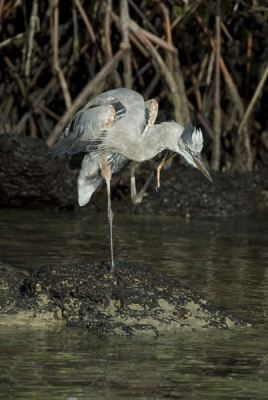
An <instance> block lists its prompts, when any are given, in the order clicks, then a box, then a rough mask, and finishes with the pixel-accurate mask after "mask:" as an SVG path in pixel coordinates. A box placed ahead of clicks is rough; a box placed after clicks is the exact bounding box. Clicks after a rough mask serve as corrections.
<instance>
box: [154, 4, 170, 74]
mask: <svg viewBox="0 0 268 400" xmlns="http://www.w3.org/2000/svg"><path fill="white" fill-rule="evenodd" d="M155 1H156V2H157V3H159V6H160V8H161V10H162V12H163V14H164V18H165V27H166V39H167V42H168V44H169V45H171V46H172V34H171V26H170V17H169V9H168V8H167V7H166V6H165V4H163V3H162V2H160V1H159V0H155ZM172 61H173V60H172V54H171V53H169V52H168V54H167V66H168V68H169V69H170V71H172V70H173V65H172V64H173V63H172Z"/></svg>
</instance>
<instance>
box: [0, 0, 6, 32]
mask: <svg viewBox="0 0 268 400" xmlns="http://www.w3.org/2000/svg"><path fill="white" fill-rule="evenodd" d="M4 3H5V0H0V32H2V20H3V18H2V15H3V7H4Z"/></svg>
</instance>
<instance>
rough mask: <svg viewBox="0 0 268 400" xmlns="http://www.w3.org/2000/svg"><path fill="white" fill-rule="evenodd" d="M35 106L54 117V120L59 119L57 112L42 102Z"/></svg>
mask: <svg viewBox="0 0 268 400" xmlns="http://www.w3.org/2000/svg"><path fill="white" fill-rule="evenodd" d="M37 107H38V108H40V110H42V111H44V112H45V113H46V114H47V115H49V116H50V117H52V118H54V119H55V120H56V121H59V120H60V116H59V115H58V114H56V113H54V111H52V110H50V108H48V107H46V106H44V104H41V103H40V104H38V106H37Z"/></svg>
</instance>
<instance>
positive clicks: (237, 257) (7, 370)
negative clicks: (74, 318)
mask: <svg viewBox="0 0 268 400" xmlns="http://www.w3.org/2000/svg"><path fill="white" fill-rule="evenodd" d="M0 232H1V240H0V258H1V260H2V261H5V262H8V263H10V264H11V265H13V266H16V267H20V268H27V269H34V268H37V267H40V266H41V265H43V264H51V263H58V264H64V263H80V262H85V261H88V260H92V259H95V260H108V259H109V241H108V227H107V220H106V216H105V215H103V214H96V215H92V214H91V215H87V214H86V213H85V212H82V213H73V212H53V211H35V210H27V211H25V210H0ZM267 233H268V226H267V219H266V218H265V217H263V216H261V217H255V218H253V217H250V218H228V219H209V220H205V221H191V220H183V219H180V218H177V217H175V218H174V217H162V216H161V217H160V216H138V215H135V216H126V215H118V214H116V215H115V225H114V235H115V238H114V239H115V255H116V259H117V260H118V261H138V262H142V263H147V264H149V265H151V266H152V267H153V268H155V269H158V270H161V271H164V272H166V273H167V274H169V275H170V276H172V277H174V278H176V279H178V280H179V281H180V282H181V283H184V284H187V285H189V286H190V287H191V288H192V289H194V290H196V291H197V292H198V293H199V294H201V295H203V296H204V297H205V298H206V299H208V300H210V301H211V303H212V304H214V305H216V306H218V307H220V308H223V309H226V310H228V311H230V312H231V313H233V314H234V315H235V316H237V317H240V318H246V319H248V320H250V321H251V322H252V323H253V327H252V328H239V329H235V330H230V331H217V330H210V331H208V332H206V331H202V332H192V333H189V332H187V334H186V333H183V332H182V333H181V334H177V335H172V336H166V337H159V338H156V339H155V338H154V339H152V338H147V337H144V338H120V337H117V338H112V337H96V336H95V337H94V336H93V335H91V334H90V333H89V332H87V331H85V330H80V329H71V328H62V329H47V330H46V329H45V330H44V329H38V328H16V329H15V328H5V327H0V388H1V391H0V398H11V399H13V398H25V399H26V398H27V399H28V398H30V397H33V398H40V399H43V398H50V399H51V398H53V399H56V398H57V399H76V398H77V399H78V398H79V399H80V398H84V399H88V398H94V399H102V398H104V397H108V398H111V399H121V398H122V399H123V398H128V399H137V398H139V399H158V398H176V399H186V398H187V399H188V398H192V397H195V398H198V399H254V400H255V399H266V398H268V329H267V327H268V324H267V310H268V308H267V305H268V304H267V303H268V269H267V266H268V257H267V256H268V248H267V240H266V238H267Z"/></svg>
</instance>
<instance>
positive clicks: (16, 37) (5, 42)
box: [0, 0, 26, 49]
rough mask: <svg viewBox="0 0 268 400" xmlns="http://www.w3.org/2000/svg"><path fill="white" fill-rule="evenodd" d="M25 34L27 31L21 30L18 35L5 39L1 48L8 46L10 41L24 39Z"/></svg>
mask: <svg viewBox="0 0 268 400" xmlns="http://www.w3.org/2000/svg"><path fill="white" fill-rule="evenodd" d="M0 1H1V0H0ZM25 35H26V32H21V33H18V34H17V35H16V36H13V37H11V38H8V39H6V40H3V42H1V43H0V49H2V48H3V47H5V46H7V45H8V44H10V43H13V42H16V41H19V40H21V39H24V36H25Z"/></svg>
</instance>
